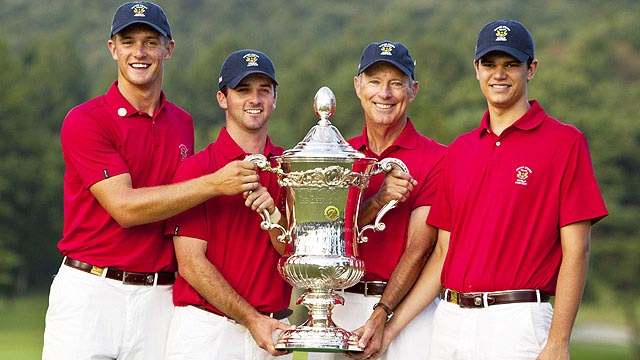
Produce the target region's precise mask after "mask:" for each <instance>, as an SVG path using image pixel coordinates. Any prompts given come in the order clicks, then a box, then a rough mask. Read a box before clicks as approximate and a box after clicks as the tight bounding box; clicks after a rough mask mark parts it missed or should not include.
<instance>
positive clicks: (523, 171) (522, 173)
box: [516, 166, 533, 186]
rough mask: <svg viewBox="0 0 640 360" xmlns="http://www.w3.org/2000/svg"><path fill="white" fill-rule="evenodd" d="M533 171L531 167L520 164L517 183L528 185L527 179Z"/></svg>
mask: <svg viewBox="0 0 640 360" xmlns="http://www.w3.org/2000/svg"><path fill="white" fill-rule="evenodd" d="M532 173H533V171H531V169H529V168H528V167H526V166H520V167H519V168H517V169H516V184H518V185H525V186H526V185H527V180H528V179H529V176H530V175H531V174H532Z"/></svg>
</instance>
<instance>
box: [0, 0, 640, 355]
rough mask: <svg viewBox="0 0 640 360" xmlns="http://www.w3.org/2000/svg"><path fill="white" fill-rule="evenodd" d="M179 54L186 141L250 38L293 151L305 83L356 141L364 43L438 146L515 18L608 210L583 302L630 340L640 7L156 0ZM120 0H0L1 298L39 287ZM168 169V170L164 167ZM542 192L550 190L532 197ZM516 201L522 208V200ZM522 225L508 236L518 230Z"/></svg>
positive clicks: (563, 1) (539, 84) (304, 107)
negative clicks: (73, 125) (396, 78)
mask: <svg viewBox="0 0 640 360" xmlns="http://www.w3.org/2000/svg"><path fill="white" fill-rule="evenodd" d="M157 3H159V4H160V5H161V6H163V8H164V9H165V11H166V13H167V14H168V16H169V20H170V23H171V25H172V30H173V34H174V39H175V41H176V51H175V52H174V55H173V57H172V59H171V60H170V61H169V62H168V64H167V66H166V70H165V83H164V89H165V92H166V94H167V96H168V98H169V99H170V100H171V101H173V102H175V103H177V104H178V105H180V106H182V107H183V108H185V109H186V110H188V111H189V112H191V114H192V115H193V116H194V119H195V123H196V132H197V133H196V134H197V136H196V137H197V141H196V150H200V149H202V148H203V147H204V146H206V144H208V143H209V142H211V141H213V140H214V139H215V137H216V136H217V133H218V131H219V129H220V127H221V126H222V124H223V121H224V114H223V112H222V111H221V110H220V109H219V108H218V106H217V103H216V101H215V91H216V89H217V77H218V71H219V68H220V65H221V63H222V61H223V60H224V58H225V57H226V56H227V55H228V54H229V53H230V52H231V51H234V50H237V49H242V48H254V49H258V50H262V51H264V52H266V53H267V54H269V56H270V57H271V58H272V59H273V61H274V63H275V64H276V69H277V76H278V82H279V84H280V86H279V87H278V108H277V110H276V111H275V112H274V114H273V116H272V119H271V121H270V134H271V137H272V139H273V140H274V142H276V143H277V144H280V145H282V146H284V147H285V148H291V147H293V146H295V144H296V143H297V142H298V141H300V140H301V139H302V138H303V137H304V135H305V134H306V132H307V131H308V130H309V129H310V128H311V127H312V126H313V125H314V124H315V122H316V117H315V115H314V114H313V108H312V101H313V96H314V95H315V92H316V91H317V90H318V89H319V88H320V87H322V86H329V87H330V88H331V89H332V90H333V92H334V93H335V95H336V98H337V111H336V114H335V115H334V117H333V118H332V119H331V120H332V122H333V124H334V125H336V127H338V129H339V130H340V131H341V132H342V134H343V135H344V136H345V137H351V136H355V135H358V134H359V133H360V132H361V129H362V124H363V120H362V112H361V110H360V106H359V102H358V100H357V98H356V96H355V93H354V90H353V76H354V74H355V71H356V68H357V65H358V61H359V58H360V54H361V51H362V49H363V48H364V46H366V45H367V44H368V43H369V42H371V41H381V40H392V41H400V42H403V43H404V44H405V45H407V46H408V47H409V49H410V51H411V53H412V55H413V56H414V58H415V59H416V61H417V65H416V76H417V80H418V81H419V83H420V91H419V93H418V96H417V98H416V100H415V101H414V103H413V104H412V105H411V106H410V108H409V115H410V116H411V118H412V120H413V121H414V123H415V125H416V127H417V129H418V130H419V131H420V132H421V133H423V134H425V135H427V136H429V137H432V138H434V139H436V140H438V141H439V142H441V143H444V144H449V143H450V142H451V140H453V139H454V138H455V137H456V136H457V135H459V134H460V133H462V132H466V131H469V130H471V129H473V128H474V127H476V126H477V125H478V122H479V119H480V117H481V115H482V113H483V112H484V110H485V108H486V103H485V102H484V98H483V97H482V94H481V92H480V91H479V88H478V85H477V81H476V79H475V74H474V72H473V67H472V58H473V50H474V45H475V38H476V35H477V32H478V30H479V29H480V28H481V27H482V26H483V25H484V24H486V23H488V22H490V21H492V20H495V19H500V18H513V19H517V20H519V21H521V22H523V23H524V24H525V25H527V27H528V28H529V30H530V31H531V32H532V34H533V36H534V39H535V41H536V55H537V58H538V59H539V60H540V66H539V68H538V72H537V74H536V77H535V79H533V80H532V81H531V83H530V86H529V98H531V99H537V100H539V101H540V102H541V104H542V106H543V107H544V108H545V109H546V110H547V111H548V112H549V113H550V114H551V115H552V116H554V117H556V118H558V119H560V120H561V121H564V122H567V123H570V124H573V125H575V126H577V127H578V128H579V129H580V130H582V131H583V132H584V133H585V135H586V137H587V139H588V141H589V146H590V149H591V152H592V159H593V164H594V168H595V171H596V175H597V177H598V180H599V184H600V186H601V189H602V192H603V193H604V196H605V200H606V202H607V206H608V208H609V211H610V215H609V217H607V218H606V219H605V220H604V221H602V222H601V223H599V224H597V225H596V226H595V227H594V228H593V236H592V237H593V240H592V250H591V259H592V261H591V270H590V274H589V279H588V284H587V289H586V294H585V300H584V301H585V302H590V303H598V302H612V303H614V304H615V305H616V306H617V307H618V306H619V308H620V309H623V310H624V312H625V318H626V319H627V320H628V327H629V329H631V331H632V334H633V339H635V341H636V346H637V342H638V325H637V324H638V314H636V313H635V310H636V309H637V308H638V306H637V305H638V301H637V300H635V299H637V298H638V297H640V282H639V281H638V280H637V278H638V275H639V274H640V261H639V260H638V259H640V242H639V241H638V238H639V231H638V224H639V220H640V219H639V217H638V214H639V213H640V212H639V211H640V171H639V170H638V169H640V146H639V143H640V125H639V122H638V119H637V118H638V115H639V113H640V2H638V1H637V0H626V1H625V0H614V1H609V0H538V1H528V2H523V1H519V0H505V1H498V0H487V1H466V0H461V1H451V2H445V1H437V0H422V1H416V0H350V1H343V0H324V1H315V0H296V1H291V0H269V1H259V0H235V1H204V0H183V1H168V0H165V1H161V0H158V1H157ZM120 4H121V1H112V0H109V1H103V0H101V1H97V0H90V1H86V0H84V1H81V0H65V1H64V2H62V1H60V2H57V1H41V2H34V1H26V0H0V30H1V32H2V34H4V36H3V37H2V38H1V39H0V84H1V86H0V138H1V139H2V140H1V141H0V154H2V156H0V294H2V295H3V296H6V297H12V296H16V295H20V294H22V293H25V292H27V291H46V290H47V289H48V286H49V284H50V279H51V275H52V274H54V273H55V272H56V268H57V267H58V265H59V262H60V260H61V256H60V254H59V252H58V251H57V249H56V243H57V241H58V239H59V238H60V234H61V227H62V180H63V173H64V165H63V162H62V156H61V153H60V144H59V132H60V126H61V123H62V120H63V118H64V116H65V114H66V113H67V112H68V111H69V109H71V108H72V107H73V106H75V105H76V104H79V103H81V102H84V101H86V100H88V99H90V98H92V97H95V96H97V95H100V94H102V93H104V92H105V91H106V89H107V88H108V86H109V85H110V83H111V82H112V81H113V80H114V79H115V77H116V65H115V63H114V62H113V60H112V59H111V57H110V55H109V53H108V50H107V47H106V43H107V40H108V34H109V27H110V23H111V18H112V16H113V12H114V11H115V8H116V7H117V6H118V5H120ZM158 166H162V164H158ZM541 195H544V194H541ZM523 211H526V204H523ZM514 231H517V230H514Z"/></svg>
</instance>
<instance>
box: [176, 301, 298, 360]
mask: <svg viewBox="0 0 640 360" xmlns="http://www.w3.org/2000/svg"><path fill="white" fill-rule="evenodd" d="M280 321H282V322H283V323H286V324H289V321H288V320H287V319H283V320H280ZM278 334H279V332H275V333H274V339H273V340H274V342H275V341H276V340H277V337H278ZM292 358H293V354H289V355H284V356H278V357H274V356H271V355H270V354H269V353H268V352H266V351H265V350H263V349H261V348H260V347H258V345H257V344H256V342H255V340H253V337H252V336H251V333H250V332H249V330H248V329H247V328H246V327H244V326H242V325H240V324H238V323H236V322H235V321H233V320H229V319H228V318H226V317H223V316H218V315H216V314H213V313H210V312H208V311H205V310H202V309H198V308H196V307H193V306H177V307H176V309H175V313H174V316H173V320H172V321H171V327H170V329H169V338H168V339H167V353H166V356H165V359H166V360H223V359H224V360H271V359H282V360H286V359H292Z"/></svg>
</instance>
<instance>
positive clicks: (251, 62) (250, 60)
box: [243, 53, 260, 67]
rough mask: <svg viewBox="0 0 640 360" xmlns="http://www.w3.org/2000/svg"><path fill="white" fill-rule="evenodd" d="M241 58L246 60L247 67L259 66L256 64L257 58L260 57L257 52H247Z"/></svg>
mask: <svg viewBox="0 0 640 360" xmlns="http://www.w3.org/2000/svg"><path fill="white" fill-rule="evenodd" d="M243 58H244V60H245V61H246V62H247V67H249V66H259V65H258V59H260V56H258V55H257V54H254V53H249V54H246V55H245V56H243Z"/></svg>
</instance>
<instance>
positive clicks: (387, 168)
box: [358, 158, 409, 244]
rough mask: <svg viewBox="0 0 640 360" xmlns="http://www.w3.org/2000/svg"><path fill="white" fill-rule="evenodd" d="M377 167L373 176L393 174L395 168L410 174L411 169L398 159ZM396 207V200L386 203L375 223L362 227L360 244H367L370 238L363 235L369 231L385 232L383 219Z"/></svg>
mask: <svg viewBox="0 0 640 360" xmlns="http://www.w3.org/2000/svg"><path fill="white" fill-rule="evenodd" d="M375 165H376V166H375V167H374V169H373V170H372V171H371V173H370V175H371V176H373V175H378V174H381V173H383V172H384V173H385V174H388V173H390V172H391V170H393V168H394V166H395V167H397V168H399V169H400V170H401V171H403V172H405V173H407V174H408V173H409V168H407V165H405V164H404V163H403V162H402V160H400V159H396V158H386V159H382V160H381V161H379V162H377V163H376V164H375ZM396 206H398V200H395V199H394V200H391V201H389V202H388V203H386V204H385V205H384V206H383V207H382V208H381V209H380V211H378V214H377V215H376V219H375V221H374V223H373V224H368V225H365V226H363V227H362V229H360V231H358V243H360V244H362V243H366V242H367V241H368V240H369V238H368V237H366V236H364V235H363V233H364V232H365V231H367V230H369V229H371V230H373V231H383V230H384V229H385V228H386V227H387V225H386V224H385V223H383V222H382V218H383V217H384V216H385V215H386V213H388V212H389V211H391V209H394V208H395V207H396Z"/></svg>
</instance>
